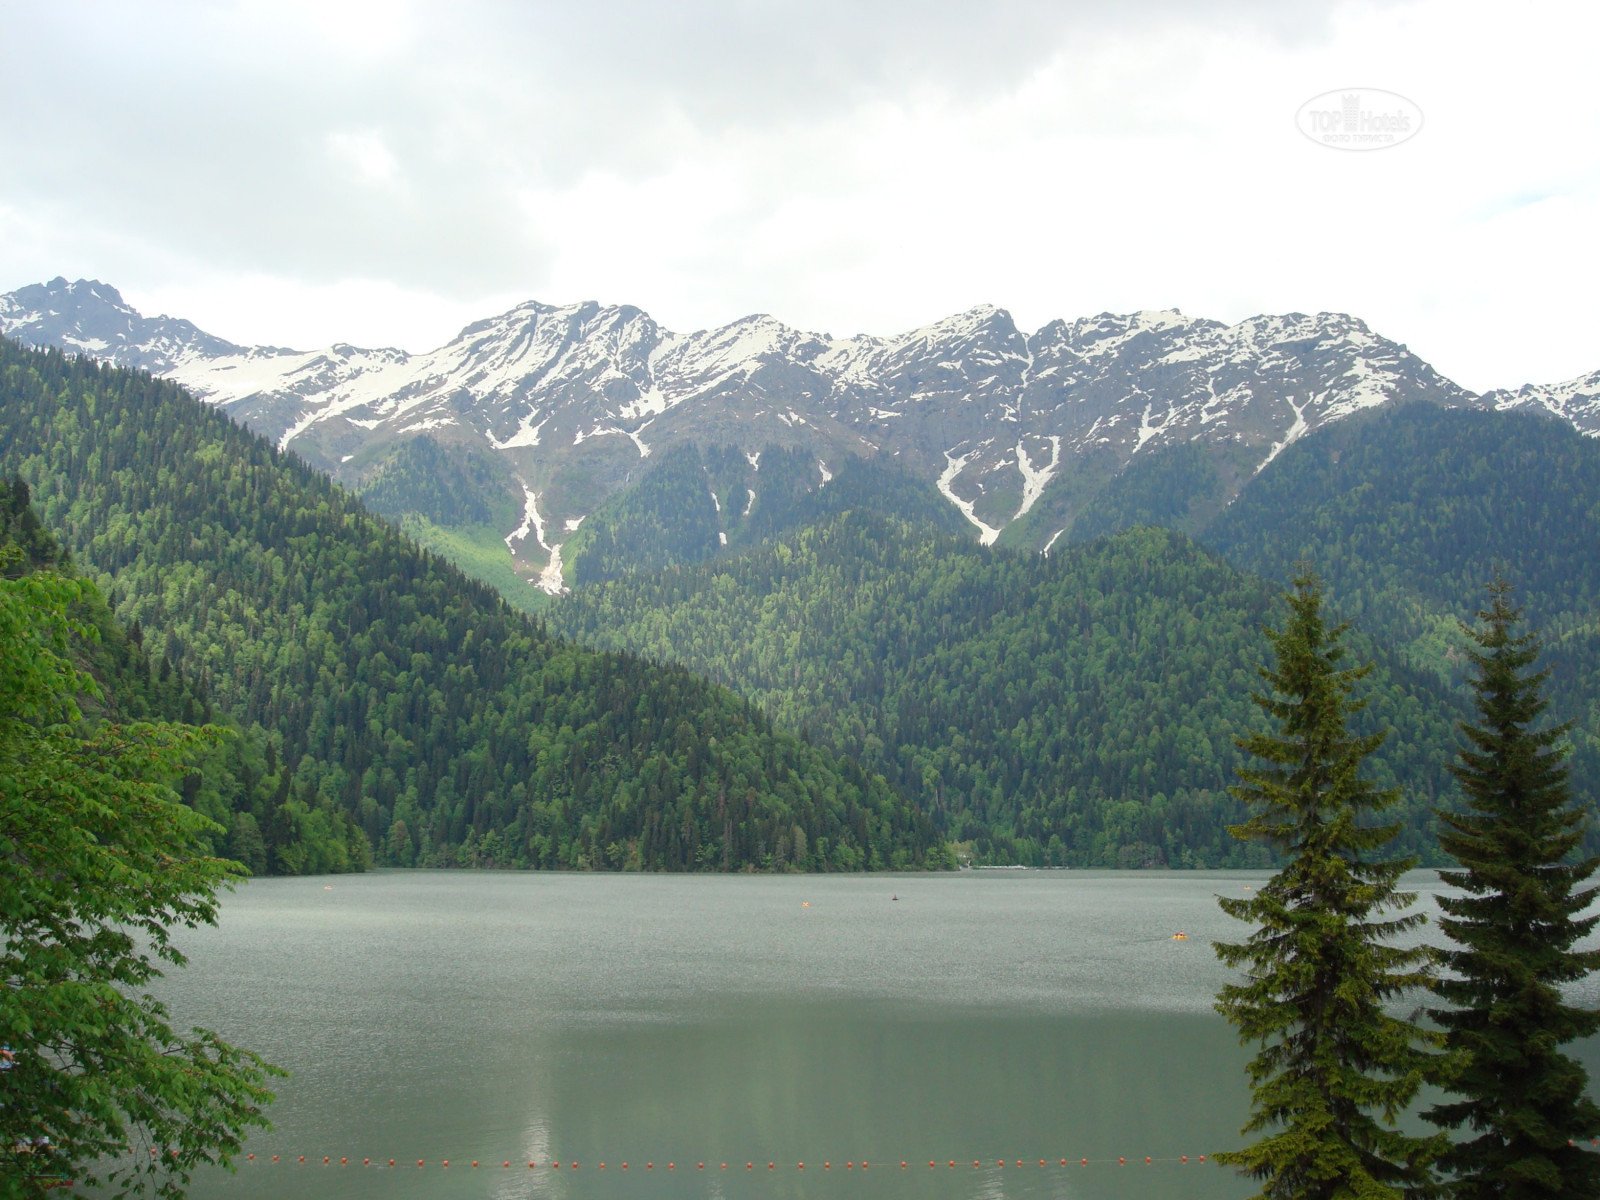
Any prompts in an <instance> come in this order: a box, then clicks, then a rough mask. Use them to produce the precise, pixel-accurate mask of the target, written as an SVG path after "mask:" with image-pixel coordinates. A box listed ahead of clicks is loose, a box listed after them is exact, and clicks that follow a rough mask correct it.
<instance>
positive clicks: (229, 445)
mask: <svg viewBox="0 0 1600 1200" xmlns="http://www.w3.org/2000/svg"><path fill="white" fill-rule="evenodd" d="M0 472H5V473H16V474H19V475H21V477H22V478H24V479H25V480H26V481H27V482H28V484H29V485H30V486H31V488H32V491H33V498H34V501H35V504H36V505H37V507H38V510H39V513H40V515H41V517H42V519H43V520H44V522H45V524H46V525H47V526H48V527H49V528H51V529H52V530H54V531H56V532H57V533H58V534H59V536H61V537H62V538H63V540H64V541H65V542H66V543H67V544H68V545H69V546H70V547H71V549H72V552H73V554H74V556H75V557H76V558H77V560H78V561H79V562H80V563H82V564H83V566H84V567H85V568H87V569H88V570H89V571H91V572H93V573H94V575H95V577H96V578H97V579H98V580H99V581H100V582H101V584H102V586H103V587H105V588H107V589H109V590H110V591H112V592H113V594H114V596H115V607H116V611H117V613H118V615H119V617H121V618H122V619H123V620H124V621H127V622H129V623H132V622H137V623H138V624H139V626H140V627H141V628H142V630H143V638H144V643H145V645H146V647H147V648H148V649H149V652H150V653H151V655H152V656H153V657H156V658H158V659H164V658H170V659H171V660H172V662H173V663H174V665H175V666H177V667H179V668H181V669H182V670H183V671H184V672H186V673H188V674H189V675H191V676H192V677H194V678H195V679H196V680H197V681H198V682H199V683H200V685H201V686H202V688H203V689H204V690H205V692H206V693H207V694H209V695H210V696H211V697H212V698H213V700H214V702H215V703H216V705H217V706H218V707H219V709H221V710H222V711H224V712H227V713H229V714H232V715H233V716H234V717H235V718H236V719H237V720H239V721H240V722H241V723H243V724H245V725H247V726H256V725H259V726H260V727H262V728H263V729H265V730H267V731H268V732H269V733H270V734H271V736H272V738H273V742H274V745H275V746H276V747H277V752H278V753H279V754H280V755H281V758H282V763H283V769H282V771H281V772H280V775H281V780H282V782H281V785H280V789H279V792H278V793H277V794H276V795H275V796H274V797H273V804H274V807H273V811H272V813H271V814H270V816H271V820H273V821H276V822H279V823H281V824H283V825H284V826H286V827H287V828H288V830H289V832H290V833H292V830H293V829H294V828H295V827H296V826H297V823H304V822H305V821H307V820H310V819H312V818H311V814H314V813H315V812H318V811H330V812H334V813H344V814H349V815H350V816H351V817H352V818H353V819H354V820H355V822H356V823H357V824H358V825H359V826H360V828H361V829H362V830H363V832H364V833H365V835H366V836H367V838H368V839H370V841H371V842H372V844H373V845H374V846H375V847H376V848H377V851H378V854H379V856H380V858H381V859H382V860H383V861H387V862H399V863H405V864H409V863H412V862H425V863H453V862H458V861H494V862H499V863H516V864H527V865H534V866H567V867H585V866H594V867H629V866H634V867H645V868H665V869H697V868H698V869H737V868H741V867H771V868H785V867H790V866H798V867H802V868H816V869H826V868H854V867H862V866H882V867H887V866H899V865H912V864H920V863H925V862H928V861H929V855H930V854H932V853H934V852H935V851H936V849H937V846H936V838H935V837H934V835H933V834H932V832H931V830H930V828H929V826H928V823H927V822H926V821H925V820H922V819H920V818H918V817H917V816H916V815H915V814H914V813H912V812H911V810H910V809H909V808H908V807H907V805H906V804H905V802H904V801H903V800H901V799H900V798H899V797H898V796H896V795H895V794H894V793H893V792H892V791H891V790H890V788H889V787H888V786H887V785H886V784H885V783H884V782H883V781H882V780H881V779H877V778H872V777H869V776H867V775H865V774H864V773H863V772H862V771H860V770H859V769H858V768H857V767H855V766H854V765H853V764H852V763H849V762H840V761H838V760H836V759H833V758H831V757H829V756H827V755H825V754H823V753H822V752H820V751H818V750H815V749H813V748H811V747H809V746H806V745H804V744H803V743H801V742H800V741H798V740H797V739H796V738H794V737H792V736H790V735H785V734H781V733H776V732H774V731H773V730H772V728H771V726H770V723H769V722H768V721H767V720H766V718H764V717H763V716H762V715H761V714H759V713H758V712H756V711H754V710H753V709H752V708H750V707H749V706H748V705H747V704H744V703H742V702H740V701H739V700H737V699H736V698H734V697H733V696H732V695H730V694H729V693H727V692H725V691H722V690H721V689H718V688H716V687H713V686H711V685H709V684H706V683H704V682H703V681H701V680H699V679H696V678H694V677H692V676H690V675H688V674H687V673H686V672H684V671H681V670H676V669H668V668H660V667H655V666H651V665H648V664H646V663H643V662H641V661H640V660H638V659H636V658H633V657H631V656H628V655H618V654H596V653H592V652H589V651H583V650H579V649H577V648H576V647H574V646H572V645H570V644H567V643H565V642H562V641H561V640H559V639H557V638H554V637H552V636H550V635H549V634H548V633H547V632H546V631H545V629H544V628H543V627H542V626H540V625H538V624H537V623H534V622H531V621H529V620H527V619H525V618H522V617H519V616H518V615H516V614H515V613H513V612H511V611H510V610H509V609H508V608H507V607H506V605H505V604H504V602H502V601H501V600H500V599H499V598H498V597H496V596H495V595H494V594H493V593H491V592H490V591H489V590H488V589H486V588H484V587H482V586H479V585H474V584H472V583H470V582H469V581H467V580H466V579H465V578H463V577H462V576H461V575H460V574H459V573H458V572H456V571H455V570H453V569H451V568H449V567H447V566H446V565H445V564H443V563H442V562H440V561H439V560H438V559H436V558H433V557H432V556H429V555H427V554H425V553H423V552H421V551H420V550H418V549H417V548H416V547H415V546H414V545H413V544H411V543H410V542H408V541H407V540H406V539H404V538H403V537H401V536H400V535H399V534H398V533H397V532H396V531H395V529H394V528H393V527H392V526H389V525H387V524H385V523H383V522H381V521H378V520H376V519H374V518H373V517H371V516H369V515H368V514H367V513H366V512H365V511H364V510H363V509H362V507H361V506H360V504H359V503H358V502H357V501H356V500H354V499H353V498H352V497H351V496H350V495H349V494H348V493H346V492H344V491H343V490H342V489H340V488H339V487H337V486H336V485H334V484H332V483H331V482H330V481H329V480H328V479H327V478H326V477H325V476H322V475H320V474H318V473H316V472H314V471H312V470H310V469H309V468H307V467H305V466H304V465H303V464H301V463H298V462H296V461H294V460H293V459H290V458H286V457H285V456H283V455H282V454H280V453H279V452H278V451H277V450H276V449H274V448H273V447H272V445H271V444H270V443H267V442H265V441H263V440H262V439H260V438H258V437H254V436H251V435H249V434H247V433H245V432H244V431H243V430H241V429H239V428H238V427H237V426H235V425H234V424H232V423H231V422H230V421H229V420H228V419H227V418H226V417H224V416H223V415H222V414H221V413H219V412H217V411H216V410H215V409H214V408H211V407H208V406H206V405H203V404H200V403H199V402H197V401H195V400H193V399H191V398H190V397H188V396H187V395H185V394H184V393H183V392H182V391H181V390H180V389H178V388H176V387H175V386H173V385H171V384H169V383H164V382H161V381H158V380H155V379H152V378H151V377H150V376H148V375H145V374H142V373H136V372H130V371H125V370H116V369H111V368H106V367H100V366H97V365H95V364H93V363H91V362H89V361H86V360H82V359H76V358H74V359H68V358H65V357H63V356H62V355H61V354H59V353H55V352H49V353H45V352H38V351H28V350H24V349H22V348H20V347H18V346H16V345H15V344H14V343H11V342H6V341H3V340H0Z"/></svg>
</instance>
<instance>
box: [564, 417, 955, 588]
mask: <svg viewBox="0 0 1600 1200" xmlns="http://www.w3.org/2000/svg"><path fill="white" fill-rule="evenodd" d="M822 484H823V480H822V476H821V473H820V471H819V469H818V466H817V464H816V462H815V461H814V460H813V459H812V458H811V456H810V455H808V454H807V453H806V452H804V451H803V450H797V449H794V448H786V447H782V446H769V447H768V448H767V449H765V450H763V451H761V452H760V453H759V454H756V455H752V456H748V457H747V456H746V455H745V453H744V452H743V451H741V450H739V449H737V448H735V447H733V446H718V447H714V448H710V449H701V448H700V447H699V446H696V445H693V444H688V443H686V444H683V445H680V446H675V447H673V448H672V449H671V450H669V451H667V452H666V453H665V454H663V455H662V458H661V461H660V462H659V463H658V464H657V465H656V466H655V467H654V468H652V469H651V470H650V471H649V472H647V473H646V474H645V476H644V477H643V478H642V479H641V480H640V481H639V482H638V484H636V485H635V486H634V487H632V488H630V489H628V490H627V491H625V492H621V493H619V494H618V495H617V496H615V497H613V498H612V499H611V500H608V501H607V502H606V503H605V504H603V505H601V506H600V508H599V509H598V510H596V511H595V512H594V513H593V514H591V515H590V516H589V517H588V518H586V519H585V520H584V523H583V526H582V527H581V528H580V529H579V530H578V532H577V534H576V535H574V536H573V537H572V538H571V539H570V540H569V541H568V542H567V543H566V545H565V546H564V547H563V554H564V561H565V562H566V564H567V569H566V572H565V574H566V577H567V581H568V582H569V583H571V584H572V585H573V586H575V587H583V586H585V585H588V584H593V583H601V582H604V581H605V580H608V579H616V578H619V577H620V576H623V575H627V574H630V573H632V572H636V571H650V570H659V569H661V568H664V567H674V566H685V565H689V564H692V563H699V562H706V561H708V560H710V559H711V558H714V557H716V556H717V555H718V554H722V553H725V552H728V551H734V550H738V549H740V548H741V547H744V546H749V545H755V544H758V543H760V542H762V541H766V540H768V539H770V538H773V537H776V536H778V535H779V534H782V533H784V532H785V531H788V530H792V529H797V528H801V527H803V526H805V525H808V524H810V523H811V522H813V521H815V520H818V519H819V518H820V517H823V516H826V515H827V514H828V513H829V512H831V511H835V510H836V509H837V507H838V505H839V504H840V503H841V502H853V503H855V504H859V505H861V506H863V507H866V508H870V509H872V510H874V511H876V512H885V513H891V514H895V515H899V516H902V517H905V518H906V519H908V520H916V521H919V522H920V523H922V524H924V525H926V526H927V528H928V529H929V530H930V531H934V532H943V533H947V534H950V535H953V536H959V535H961V534H962V533H965V532H967V531H968V530H969V529H970V526H968V525H967V523H966V522H965V520H963V518H962V516H961V514H960V513H958V512H957V511H956V510H955V509H954V508H952V507H951V506H950V505H949V504H948V503H946V502H945V500H944V499H943V498H942V497H940V496H939V495H938V493H936V492H934V491H933V490H932V489H930V488H928V487H927V485H925V484H922V483H919V482H918V481H916V480H915V479H914V478H912V477H911V476H910V475H908V474H906V473H905V472H904V471H902V470H900V469H899V468H898V467H895V466H893V465H886V464H883V463H880V462H878V461H877V460H875V459H866V458H849V459H846V460H845V461H844V463H843V464H842V465H840V467H839V469H838V472H837V475H836V476H835V477H834V478H831V479H829V480H828V482H827V486H826V488H824V487H823V486H822Z"/></svg>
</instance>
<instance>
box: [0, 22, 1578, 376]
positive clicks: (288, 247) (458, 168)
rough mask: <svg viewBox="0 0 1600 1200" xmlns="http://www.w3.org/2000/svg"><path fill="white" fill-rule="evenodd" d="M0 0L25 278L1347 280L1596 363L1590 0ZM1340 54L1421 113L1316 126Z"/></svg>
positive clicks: (1009, 296) (4, 101) (692, 294)
mask: <svg viewBox="0 0 1600 1200" xmlns="http://www.w3.org/2000/svg"><path fill="white" fill-rule="evenodd" d="M0 4H3V7H0V14H3V17H4V35H3V37H0V113H3V114H4V115H3V117H0V291H9V290H11V289H12V288H15V287H20V286H22V285H24V284H28V283H36V282H41V281H44V280H46V279H49V278H52V277H54V276H56V275H65V276H67V277H68V278H78V277H80V276H81V277H90V278H98V279H101V280H104V281H106V282H108V283H111V284H113V285H115V286H117V287H118V288H120V289H121V290H122V292H123V294H124V296H125V297H126V298H127V299H128V300H129V302H130V303H132V304H134V305H135V306H136V307H138V308H140V309H142V310H143V311H145V312H147V313H149V314H152V315H153V314H155V313H157V312H167V313H171V314H173V315H175V316H183V317H187V318H189V319H190V320H193V321H194V322H195V323H196V324H198V325H200V326H201V327H202V328H204V329H207V330H208V331H210V332H212V333H216V334H219V335H221V336H223V337H227V338H230V339H232V340H234V341H238V342H244V343H274V344H280V345H289V346H295V347H300V348H311V347H316V346H321V345H326V344H328V343H330V342H333V341H348V342H355V343H357V344H360V345H398V346H403V347H405V348H407V349H410V350H425V349H429V348H432V347H434V346H437V345H439V344H441V343H443V342H445V341H447V340H448V339H449V338H450V337H452V336H453V335H454V334H455V333H456V331H457V330H458V329H459V328H460V327H461V326H462V325H464V324H466V323H467V322H468V321H470V320H473V319H476V318H479V317H483V316H488V315H491V314H493V313H496V312H499V311H502V310H503V309H505V308H508V307H510V306H511V305H512V304H515V303H517V302H520V301H522V300H527V299H538V300H544V301H547V302H551V303H568V302H571V301H577V300H587V299H595V300H600V301H602V302H605V303H629V304H636V305H638V306H640V307H642V308H644V309H646V310H647V311H649V312H650V313H651V314H652V315H654V316H655V317H656V318H657V320H659V321H661V322H662V323H663V324H664V325H666V326H667V327H669V328H672V329H678V330H690V329H696V328H703V327H707V326H711V325H718V324H722V323H725V322H727V321H730V320H733V319H736V318H738V317H740V316H744V315H746V314H748V313H752V312H769V313H771V314H773V315H774V316H776V317H778V318H780V319H781V320H783V321H785V322H787V323H789V324H791V325H797V326H800V327H802V328H805V329H809V330H815V331H819V332H831V333H834V334H840V335H844V334H853V333H862V332H866V333H880V334H888V333H895V332H900V331H902V330H905V329H909V328H913V327H916V326H919V325H923V324H927V323H929V322H931V321H934V320H937V319H938V318H940V317H943V316H947V315H949V314H951V313H954V312H957V311H960V310H963V309H967V308H970V307H972V306H973V305H975V304H979V303H992V304H997V305H999V306H1001V307H1003V308H1006V309H1009V310H1010V311H1011V313H1012V314H1013V316H1014V317H1015V318H1016V320H1017V322H1018V324H1019V325H1020V326H1021V327H1022V328H1023V329H1024V330H1032V329H1034V328H1037V327H1038V326H1039V325H1042V324H1044V323H1045V322H1046V321H1049V320H1051V319H1053V318H1056V317H1068V318H1071V317H1078V316H1086V315H1091V314H1094V313H1098V312H1102V311H1107V310H1109V311H1114V312H1127V311H1131V310H1134V309H1140V308H1171V307H1176V308H1181V309H1182V310H1183V311H1184V312H1186V313H1189V314H1191V315H1195V316H1206V317H1213V318H1217V319H1220V320H1225V321H1230V322H1231V321H1237V320H1241V319H1243V318H1245V317H1248V316H1252V315H1255V314H1257V313H1263V312H1291V311H1300V312H1315V311H1321V310H1337V311H1346V312H1351V313H1354V314H1356V315H1357V316H1359V317H1361V318H1363V319H1364V320H1366V321H1367V322H1368V323H1369V324H1370V325H1372V326H1373V327H1374V328H1375V329H1376V330H1377V331H1378V332H1380V333H1383V334H1385V335H1386V336H1389V337H1392V338H1394V339H1396V340H1397V341H1401V342H1405V343H1407V344H1408V345H1410V346H1411V348H1412V349H1413V350H1415V351H1417V352H1418V353H1419V354H1421V355H1422V356H1423V357H1424V358H1426V359H1428V360H1429V361H1430V362H1432V363H1433V364H1434V365H1435V366H1436V367H1437V368H1438V369H1439V370H1441V371H1442V372H1443V373H1444V374H1446V375H1448V376H1450V377H1451V378H1453V379H1455V380H1456V381H1457V382H1459V383H1461V384H1463V385H1464V386H1467V387H1470V388H1474V389H1479V390H1483V389H1487V388H1491V387H1503V386H1513V385H1516V384H1519V383H1523V382H1528V381H1537V382H1546V383H1549V382H1557V381H1560V380H1565V379H1568V378H1571V377H1573V376H1576V375H1579V374H1583V373H1586V372H1589V371H1593V370H1595V369H1596V368H1600V332H1597V331H1600V298H1597V297H1600V88H1597V87H1596V86H1595V78H1596V75H1595V71H1596V68H1595V61H1594V56H1595V48H1596V46H1600V5H1596V4H1594V3H1592V0H1574V2H1570V3H1538V2H1534V3H1523V4H1519V5H1507V4H1503V3H1478V2H1477V0H1419V2H1416V3H1380V4H1368V3H1342V2H1338V0H1328V2H1326V3H1287V2H1285V0H1260V2H1255V0H1223V2H1219V3H1211V4H1197V3H1192V2H1189V0H1145V2H1141V3H1130V2H1125V0H1124V2H1116V3H1114V2H1113V0H1095V2H1093V3H1076V2H1068V0H1044V2H1039V3H1034V2H1031V0H1017V2H1014V3H1006V2H1005V0H998V2H996V0H991V2H990V3H988V4H983V5H980V4H977V3H974V2H971V0H960V2H951V3H911V2H909V0H844V2H839V3H835V2H833V0H817V2H811V3H761V2H760V0H673V2H670V3H669V2H666V0H641V2H639V3H616V4H607V3H604V2H603V0H594V2H592V3H585V2H583V0H561V2H560V3H512V2H507V3H500V4H496V3H452V4H448V5H447V4H444V3H429V4H408V3H403V2H401V0H381V2H376V3H364V2H362V3H357V2H353V0H310V2H307V3H299V2H290V0H263V2H259V3H257V2H248V3H234V4H224V3H215V4H200V3H173V4H162V3H150V2H148V0H142V2H141V3H138V4H113V3H96V4H88V3H77V2H72V0H40V2H32V0H0ZM1352 90H1354V92H1355V94H1359V95H1360V96H1361V97H1362V98H1363V100H1362V103H1363V105H1364V106H1368V107H1372V106H1376V105H1377V104H1378V103H1379V102H1380V101H1382V102H1383V103H1384V104H1386V105H1388V104H1394V105H1399V104H1400V103H1401V102H1402V101H1403V102H1404V103H1405V104H1406V105H1409V106H1410V107H1409V108H1407V109H1405V110H1404V111H1406V112H1408V113H1411V112H1414V113H1415V114H1416V115H1417V119H1416V126H1414V127H1413V128H1412V129H1411V133H1412V134H1413V136H1411V137H1410V138H1409V139H1408V140H1406V141H1404V142H1402V143H1400V144H1397V145H1394V146H1390V147H1388V148H1385V149H1382V150H1374V151H1365V152H1351V151H1344V150H1335V149H1331V148H1329V147H1328V146H1326V145H1319V144H1317V143H1316V142H1315V141H1314V140H1313V139H1312V138H1311V137H1309V136H1306V133H1305V129H1306V127H1307V122H1308V121H1309V120H1311V119H1312V118H1308V117H1306V116H1305V115H1304V112H1303V106H1304V105H1305V104H1306V102H1307V101H1309V100H1311V99H1312V98H1313V97H1315V96H1318V95H1320V94H1322V93H1328V92H1333V93H1336V97H1335V99H1334V100H1333V101H1332V102H1331V103H1333V104H1335V105H1337V103H1338V99H1337V97H1338V96H1341V95H1344V94H1351V93H1352ZM1381 93H1393V94H1395V95H1396V96H1398V97H1399V98H1400V100H1395V101H1389V100H1387V99H1385V98H1384V97H1383V96H1382V95H1381ZM1324 103H1330V102H1328V101H1324ZM1313 107H1315V106H1313ZM1385 111H1387V110H1385ZM1396 111H1400V110H1399V109H1396Z"/></svg>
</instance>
